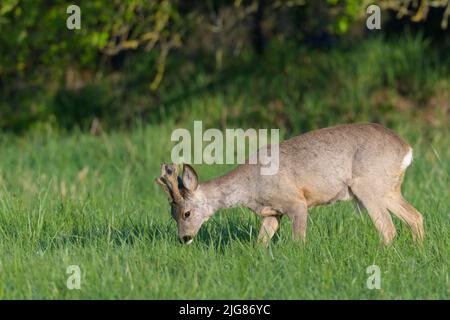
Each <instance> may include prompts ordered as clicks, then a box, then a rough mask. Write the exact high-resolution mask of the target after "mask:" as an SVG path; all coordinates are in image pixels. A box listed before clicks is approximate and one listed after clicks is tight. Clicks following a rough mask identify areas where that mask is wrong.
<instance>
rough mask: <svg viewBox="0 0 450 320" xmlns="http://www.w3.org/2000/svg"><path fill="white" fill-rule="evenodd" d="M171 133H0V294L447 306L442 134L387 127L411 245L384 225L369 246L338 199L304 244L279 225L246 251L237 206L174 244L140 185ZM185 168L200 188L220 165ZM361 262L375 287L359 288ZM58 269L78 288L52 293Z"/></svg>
mask: <svg viewBox="0 0 450 320" xmlns="http://www.w3.org/2000/svg"><path fill="white" fill-rule="evenodd" d="M172 129H173V126H172V125H171V124H170V123H166V124H162V125H160V126H141V127H138V128H136V130H134V131H133V132H132V133H130V134H126V133H110V134H105V135H102V136H99V137H93V136H90V135H88V134H83V133H76V132H75V133H72V134H65V135H61V134H57V133H54V132H52V131H51V130H49V131H47V132H41V133H35V134H29V135H26V136H23V137H13V136H3V137H2V138H1V139H0V150H1V157H0V252H1V255H0V297H1V298H3V299H18V298H25V299H30V298H37V299H42V298H44V299H47V298H49V299H60V298H62V299H78V298H88V299H91V298H105V299H115V298H124V299H134V298H145V299H147V298H150V299H166V298H186V299H208V298H209V299H218V298H248V299H316V298H325V299H335V298H343V299H348V298H355V299H372V298H374V299H386V298H387V299H408V298H412V299H417V298H425V299H436V298H440V299H442V298H444V299H448V251H449V234H448V232H449V214H450V199H449V196H448V190H449V172H450V151H449V148H448V146H449V145H450V137H449V135H448V132H447V131H445V130H436V131H434V132H433V133H434V134H433V135H432V136H431V137H428V138H427V137H423V135H422V134H421V132H422V131H421V129H420V127H414V126H411V125H400V126H398V128H397V130H398V131H399V132H401V133H402V135H404V136H405V137H406V138H407V140H409V141H410V142H411V143H412V144H413V145H414V150H415V153H414V156H415V160H414V162H413V164H412V166H411V167H410V168H409V169H408V171H407V175H406V179H405V183H404V194H405V197H406V198H407V199H408V200H409V201H410V202H411V203H412V204H413V205H414V206H415V207H416V208H418V210H419V211H421V212H422V213H423V215H424V218H425V230H426V239H425V241H424V243H423V246H418V245H417V244H416V243H414V242H413V241H412V236H411V233H410V231H409V229H408V228H407V227H406V226H405V225H404V224H402V223H400V222H399V221H398V220H395V224H396V226H397V229H398V233H399V235H398V237H397V238H396V239H395V241H394V243H393V245H392V246H389V247H384V246H382V245H381V244H380V241H379V237H378V234H377V233H376V231H375V228H374V227H373V226H372V223H371V221H370V219H369V218H368V216H367V213H365V212H363V213H362V214H358V213H356V212H355V210H354V208H353V206H352V205H351V203H340V204H336V205H332V206H327V207H319V208H315V209H312V210H311V212H310V217H309V226H308V232H307V243H306V245H300V244H298V243H296V242H294V241H292V240H291V233H290V222H289V221H288V219H287V218H286V219H283V222H282V227H281V230H280V232H279V233H278V234H277V235H276V236H275V238H274V240H273V242H272V243H271V246H270V248H269V249H264V248H261V247H260V246H258V245H257V243H256V241H255V240H256V239H255V237H256V235H257V232H258V228H259V219H258V218H257V217H256V216H255V215H254V214H252V213H251V212H249V211H247V210H244V209H239V208H237V209H230V210H225V211H222V212H219V213H217V214H216V216H215V217H214V218H213V219H212V220H210V221H209V222H207V223H206V224H205V225H204V226H203V227H202V229H201V232H200V234H199V235H198V237H197V238H196V240H195V241H194V243H193V244H192V245H191V246H183V245H181V244H179V242H178V239H177V234H176V226H175V222H174V221H172V220H171V217H170V214H169V208H168V203H167V201H166V196H165V195H164V193H163V192H162V190H160V188H159V186H158V185H156V184H154V183H153V179H154V178H155V177H156V176H157V175H158V172H159V164H160V162H162V161H170V158H169V157H170V149H171V145H170V144H168V143H167V141H168V140H169V137H170V133H171V130H172ZM83 168H89V170H88V172H87V174H84V177H83V173H80V172H82V170H83ZM197 168H198V169H199V173H200V177H201V179H202V180H203V179H206V178H212V177H214V176H217V175H219V174H221V173H223V172H225V171H226V170H228V169H229V168H227V167H222V166H200V167H197ZM84 173H86V170H84ZM372 264H376V265H378V266H379V267H380V269H381V277H382V278H381V289H380V290H369V289H367V287H366V280H367V277H368V276H369V275H368V274H367V273H366V269H367V267H368V266H370V265H372ZM69 265H78V266H79V267H80V268H81V271H82V278H81V289H80V290H68V289H67V287H66V280H67V278H68V276H69V275H68V274H66V268H67V267H68V266H69Z"/></svg>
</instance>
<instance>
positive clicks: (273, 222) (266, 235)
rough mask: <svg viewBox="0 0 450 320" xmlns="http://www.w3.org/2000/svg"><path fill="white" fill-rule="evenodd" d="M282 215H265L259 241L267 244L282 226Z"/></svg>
mask: <svg viewBox="0 0 450 320" xmlns="http://www.w3.org/2000/svg"><path fill="white" fill-rule="evenodd" d="M280 220H281V216H269V217H264V218H263V221H262V226H261V229H260V230H259V235H258V241H260V242H261V243H262V244H264V245H265V246H267V245H268V244H269V241H270V239H272V237H273V235H274V234H275V232H277V230H278V227H279V226H280Z"/></svg>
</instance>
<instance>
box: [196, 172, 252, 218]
mask: <svg viewBox="0 0 450 320" xmlns="http://www.w3.org/2000/svg"><path fill="white" fill-rule="evenodd" d="M244 180H245V179H244V177H243V174H240V173H239V172H237V169H235V170H233V171H231V172H229V173H227V174H226V175H224V176H222V177H219V178H216V179H212V180H209V181H206V182H204V183H202V184H201V188H202V190H203V192H204V194H205V196H206V198H207V199H208V203H209V204H210V206H211V207H212V208H213V209H214V211H217V210H219V209H226V208H233V207H241V206H242V207H245V206H247V204H248V203H249V201H250V198H251V193H250V191H251V190H249V186H245V185H243V183H242V181H244Z"/></svg>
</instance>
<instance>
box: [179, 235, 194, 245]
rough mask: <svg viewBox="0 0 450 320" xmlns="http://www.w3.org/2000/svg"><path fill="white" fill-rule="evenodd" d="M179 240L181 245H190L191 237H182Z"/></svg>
mask: <svg viewBox="0 0 450 320" xmlns="http://www.w3.org/2000/svg"><path fill="white" fill-rule="evenodd" d="M181 240H182V241H183V243H185V244H190V243H191V242H192V237H191V236H183V237H182V238H181Z"/></svg>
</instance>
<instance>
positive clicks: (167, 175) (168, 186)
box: [155, 163, 183, 203]
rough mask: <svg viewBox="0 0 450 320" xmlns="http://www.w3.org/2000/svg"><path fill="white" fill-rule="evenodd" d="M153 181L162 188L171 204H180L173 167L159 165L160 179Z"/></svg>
mask: <svg viewBox="0 0 450 320" xmlns="http://www.w3.org/2000/svg"><path fill="white" fill-rule="evenodd" d="M155 181H156V183H158V184H160V185H161V186H162V187H163V189H164V191H165V192H167V194H169V196H170V198H171V200H172V201H173V202H176V203H180V202H181V201H182V200H183V196H182V195H181V192H180V190H179V188H178V172H177V168H176V167H175V166H170V165H168V164H165V163H163V164H161V177H159V178H157V179H155Z"/></svg>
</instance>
